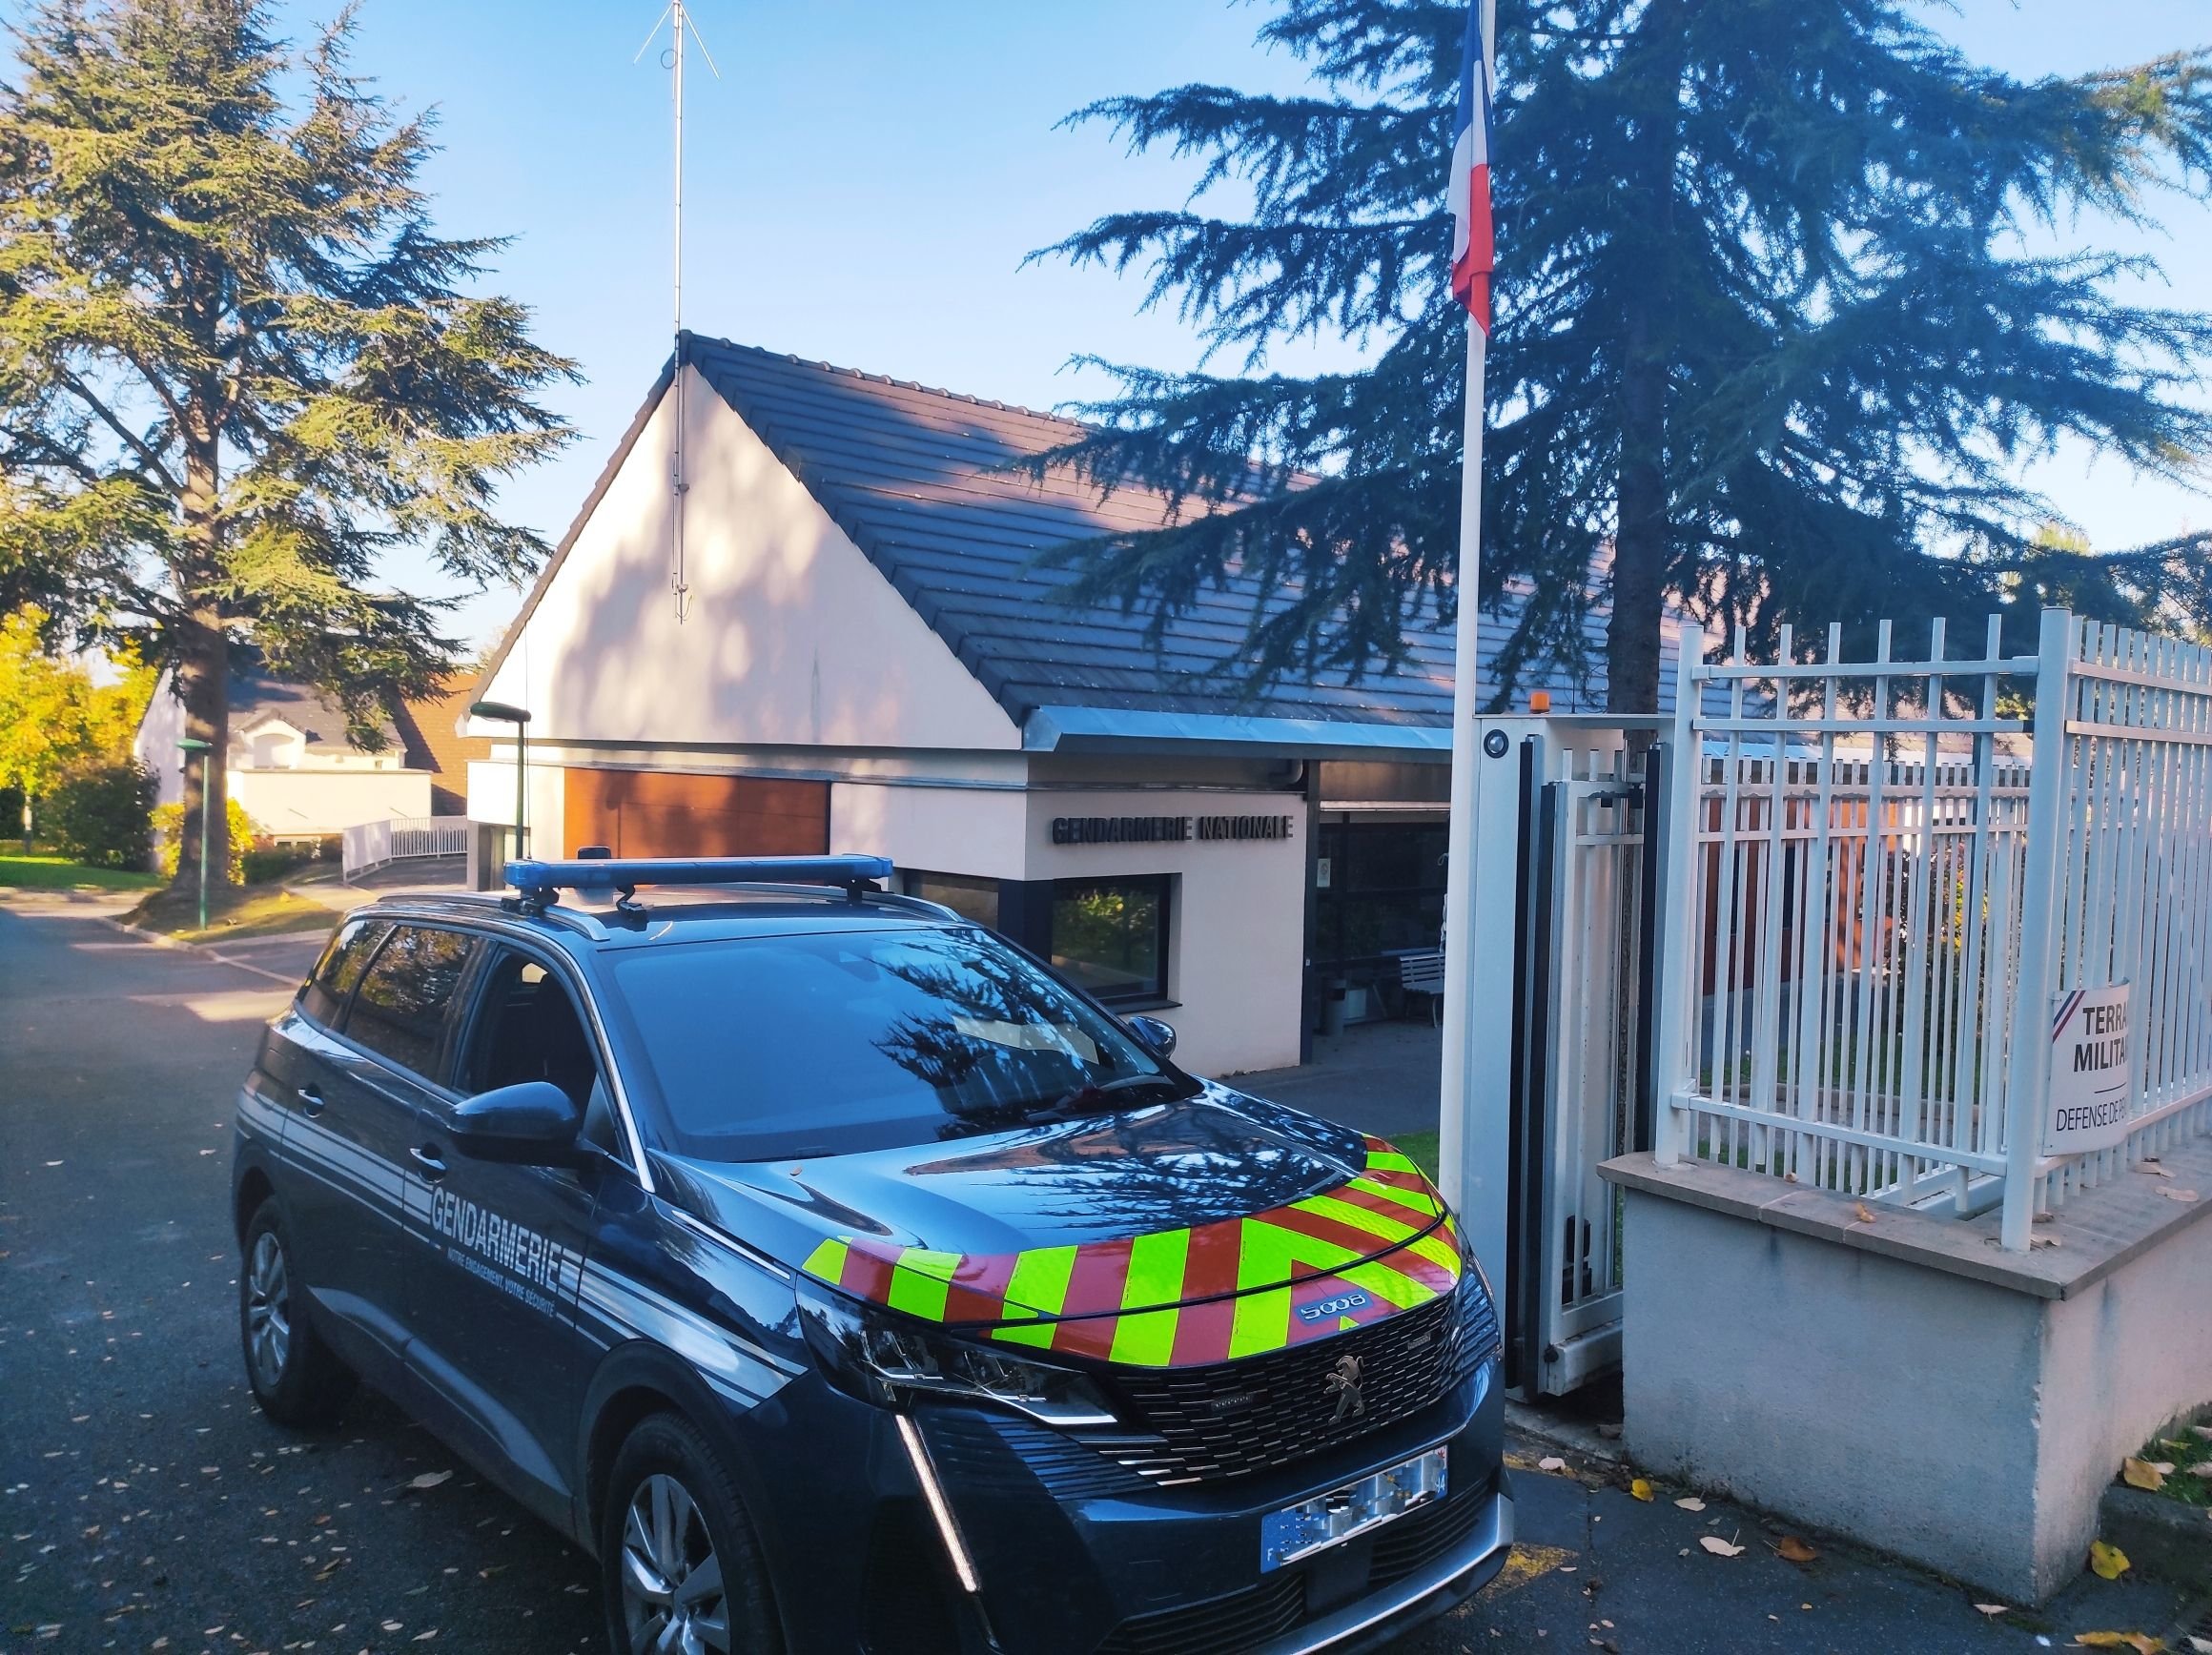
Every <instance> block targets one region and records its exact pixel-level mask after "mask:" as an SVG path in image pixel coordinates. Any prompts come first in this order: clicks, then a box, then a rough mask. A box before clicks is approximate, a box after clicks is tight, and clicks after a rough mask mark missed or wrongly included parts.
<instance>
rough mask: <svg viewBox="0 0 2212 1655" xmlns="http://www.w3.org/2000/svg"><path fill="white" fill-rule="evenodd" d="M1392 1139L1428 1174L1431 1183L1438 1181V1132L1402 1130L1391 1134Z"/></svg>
mask: <svg viewBox="0 0 2212 1655" xmlns="http://www.w3.org/2000/svg"><path fill="white" fill-rule="evenodd" d="M1390 1141H1391V1142H1392V1143H1394V1144H1396V1145H1397V1146H1398V1147H1399V1149H1400V1150H1401V1151H1402V1152H1403V1153H1404V1154H1407V1155H1409V1156H1411V1157H1412V1159H1413V1164H1414V1165H1415V1166H1417V1167H1419V1168H1420V1169H1421V1170H1422V1171H1423V1172H1424V1173H1426V1174H1427V1175H1428V1179H1429V1182H1430V1183H1434V1182H1436V1176H1437V1173H1436V1158H1437V1134H1435V1133H1432V1132H1400V1133H1392V1134H1390Z"/></svg>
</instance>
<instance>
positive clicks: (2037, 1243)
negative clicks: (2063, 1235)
mask: <svg viewBox="0 0 2212 1655" xmlns="http://www.w3.org/2000/svg"><path fill="white" fill-rule="evenodd" d="M2056 1246H2058V1236H2029V1237H2028V1251H2029V1252H2030V1253H2033V1252H2034V1251H2035V1250H2036V1249H2037V1248H2038V1247H2056Z"/></svg>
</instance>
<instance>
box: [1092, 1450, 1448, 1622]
mask: <svg viewBox="0 0 2212 1655" xmlns="http://www.w3.org/2000/svg"><path fill="white" fill-rule="evenodd" d="M1487 1486H1488V1485H1487V1483H1486V1482H1485V1484H1484V1485H1483V1486H1482V1487H1469V1488H1467V1489H1465V1490H1463V1491H1459V1492H1455V1493H1454V1494H1453V1495H1452V1497H1451V1498H1450V1499H1449V1500H1447V1501H1445V1502H1444V1503H1443V1504H1441V1505H1432V1506H1425V1507H1423V1508H1422V1509H1420V1510H1417V1511H1409V1512H1407V1513H1406V1514H1405V1515H1404V1516H1403V1517H1402V1518H1399V1519H1398V1520H1397V1521H1396V1522H1390V1523H1386V1524H1384V1525H1383V1527H1382V1528H1380V1529H1378V1530H1376V1531H1375V1536H1374V1540H1373V1547H1374V1549H1373V1552H1372V1554H1371V1561H1370V1563H1369V1565H1368V1573H1367V1586H1366V1589H1367V1590H1368V1591H1370V1592H1378V1591H1381V1590H1382V1589H1383V1587H1385V1586H1388V1585H1394V1584H1395V1583H1398V1582H1400V1581H1402V1580H1404V1579H1405V1578H1406V1577H1407V1576H1408V1575H1412V1574H1415V1573H1417V1572H1419V1571H1420V1570H1422V1569H1424V1568H1426V1567H1427V1566H1428V1565H1429V1564H1430V1563H1434V1562H1436V1560H1437V1559H1438V1558H1441V1557H1443V1556H1444V1554H1445V1553H1446V1552H1448V1551H1450V1550H1451V1549H1452V1547H1454V1546H1456V1545H1459V1544H1460V1543H1463V1542H1464V1541H1465V1539H1466V1537H1467V1535H1468V1534H1469V1533H1470V1532H1471V1531H1472V1530H1473V1528H1474V1526H1475V1520H1476V1519H1477V1518H1478V1517H1480V1516H1481V1515H1482V1511H1483V1506H1484V1489H1485V1488H1486V1487H1487ZM1364 1543H1365V1542H1362V1541H1356V1540H1355V1541H1350V1542H1346V1544H1351V1545H1359V1544H1364ZM1308 1619H1310V1617H1309V1616H1308V1615H1307V1613H1306V1606H1305V1571H1304V1570H1302V1569H1301V1568H1299V1567H1297V1566H1296V1565H1293V1566H1292V1567H1290V1568H1287V1569H1279V1570H1277V1571H1276V1572H1275V1573H1274V1574H1271V1575H1269V1576H1267V1577H1266V1578H1265V1579H1263V1580H1261V1581H1260V1583H1258V1584H1257V1585H1251V1586H1246V1587H1245V1588H1244V1589H1243V1590H1242V1591H1240V1592H1231V1593H1229V1594H1228V1595H1227V1596H1226V1597H1220V1598H1209V1599H1207V1600H1206V1601H1205V1602H1204V1603H1202V1604H1190V1605H1189V1606H1188V1607H1185V1608H1180V1609H1162V1610H1159V1611H1157V1612H1156V1613H1154V1614H1150V1615H1135V1616H1132V1617H1131V1618H1130V1619H1128V1620H1126V1621H1124V1622H1122V1623H1121V1624H1120V1625H1118V1626H1116V1627H1115V1628H1114V1631H1113V1633H1112V1634H1111V1635H1110V1636H1109V1637H1108V1638H1107V1640H1106V1642H1105V1643H1103V1644H1101V1645H1098V1649H1097V1655H1237V1651H1239V1650H1243V1649H1250V1648H1252V1647H1253V1646H1254V1645H1260V1644H1264V1643H1266V1642H1267V1641H1268V1640H1269V1639H1270V1638H1280V1637H1281V1636H1282V1635H1283V1634H1284V1633H1285V1632H1289V1631H1293V1630H1295V1629H1296V1628H1297V1627H1298V1626H1300V1625H1301V1624H1303V1623H1304V1622H1305V1621H1307V1620H1308Z"/></svg>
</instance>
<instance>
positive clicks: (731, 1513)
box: [599, 1414, 784, 1655]
mask: <svg viewBox="0 0 2212 1655" xmlns="http://www.w3.org/2000/svg"><path fill="white" fill-rule="evenodd" d="M599 1558H600V1568H601V1571H602V1581H603V1583H604V1585H603V1597H604V1602H605V1605H606V1632H607V1646H608V1647H609V1648H610V1649H612V1650H613V1651H614V1652H615V1655H664V1652H666V1655H778V1652H779V1651H781V1650H782V1648H783V1646H784V1640H783V1634H782V1633H781V1631H780V1630H779V1629H778V1627H777V1624H776V1616H775V1610H774V1607H773V1604H772V1599H771V1596H770V1594H769V1591H768V1571H767V1569H766V1568H765V1567H764V1566H763V1564H762V1562H761V1551H760V1543H759V1541H758V1540H757V1539H755V1538H754V1535H753V1529H752V1524H751V1522H749V1521H748V1519H747V1517H746V1515H745V1507H744V1505H743V1504H742V1503H741V1502H739V1500H738V1496H737V1486H736V1483H735V1482H734V1481H733V1480H732V1479H731V1477H730V1475H729V1472H728V1471H727V1469H726V1468H725V1467H724V1465H723V1463H722V1461H721V1459H720V1457H719V1456H717V1455H716V1454H715V1453H714V1451H713V1450H712V1449H711V1448H709V1447H708V1446H707V1442H706V1441H705V1440H704V1439H702V1438H701V1437H700V1435H699V1433H698V1431H697V1430H696V1429H694V1428H693V1426H692V1425H691V1422H690V1421H689V1420H686V1419H684V1418H683V1417H682V1416H680V1415H677V1414H653V1415H649V1416H647V1417H646V1418H645V1420H642V1421H640V1422H639V1424H638V1425H637V1427H636V1428H635V1429H634V1430H632V1431H631V1432H630V1434H629V1436H628V1438H627V1439H625V1441H624V1442H623V1445H622V1448H621V1450H620V1451H619V1452H618V1453H617V1454H616V1455H615V1460H614V1469H613V1471H612V1472H611V1473H610V1474H609V1475H608V1477H607V1482H606V1499H605V1500H604V1502H602V1505H601V1510H600V1517H599ZM671 1611H673V1613H671Z"/></svg>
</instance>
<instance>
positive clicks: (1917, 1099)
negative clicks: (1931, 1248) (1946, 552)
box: [1654, 611, 2212, 1248]
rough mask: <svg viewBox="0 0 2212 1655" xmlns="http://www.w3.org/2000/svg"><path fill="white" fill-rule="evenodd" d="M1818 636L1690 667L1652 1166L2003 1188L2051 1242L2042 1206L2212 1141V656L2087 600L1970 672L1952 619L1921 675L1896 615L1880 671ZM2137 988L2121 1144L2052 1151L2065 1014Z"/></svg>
mask: <svg viewBox="0 0 2212 1655" xmlns="http://www.w3.org/2000/svg"><path fill="white" fill-rule="evenodd" d="M1792 642H1793V641H1792V638H1791V636H1790V634H1789V631H1788V629H1787V628H1785V629H1784V630H1783V632H1782V636H1781V639H1780V647H1779V648H1778V650H1777V651H1776V659H1775V660H1773V661H1769V662H1754V661H1751V660H1750V659H1748V657H1747V651H1746V647H1745V642H1744V638H1743V635H1742V634H1741V632H1740V631H1739V633H1738V635H1737V638H1736V641H1735V646H1734V648H1733V650H1732V652H1731V659H1730V660H1729V661H1727V662H1725V663H1720V664H1705V663H1703V662H1701V661H1699V660H1698V659H1697V653H1698V652H1696V651H1694V650H1685V651H1684V652H1683V661H1682V666H1681V674H1682V677H1681V684H1680V687H1679V691H1678V695H1679V699H1678V701H1677V703H1676V705H1677V707H1678V708H1679V709H1680V711H1679V712H1678V715H1677V720H1676V728H1675V732H1674V740H1673V751H1672V753H1671V755H1670V758H1671V768H1670V780H1669V822H1668V833H1667V845H1666V851H1665V855H1666V878H1665V881H1664V888H1663V889H1664V890H1665V891H1666V893H1667V897H1668V916H1669V917H1668V923H1667V924H1666V926H1665V930H1664V933H1663V935H1662V938H1661V942H1660V955H1659V974H1658V983H1659V985H1660V989H1659V991H1658V994H1657V997H1656V1001H1655V1009H1656V1017H1657V1023H1658V1027H1657V1031H1656V1036H1655V1041H1654V1051H1655V1053H1656V1057H1657V1061H1658V1063H1659V1064H1660V1065H1661V1073H1660V1075H1659V1081H1660V1089H1661V1090H1660V1096H1661V1099H1662V1101H1663V1103H1664V1104H1665V1105H1667V1107H1664V1108H1662V1110H1661V1112H1660V1114H1661V1117H1662V1118H1661V1119H1660V1121H1659V1122H1658V1123H1657V1131H1656V1134H1655V1143H1654V1148H1655V1152H1656V1154H1658V1156H1659V1157H1660V1159H1661V1160H1663V1161H1671V1160H1673V1159H1675V1158H1678V1157H1680V1156H1683V1155H1690V1156H1696V1157H1700V1158H1705V1159H1710V1160H1713V1161H1717V1162H1720V1163H1723V1164H1727V1165H1732V1166H1735V1167H1739V1168H1743V1169H1746V1170H1750V1171H1753V1172H1759V1173H1765V1174H1770V1175H1774V1176H1777V1177H1784V1178H1788V1179H1792V1180H1793V1181H1796V1182H1799V1183H1803V1184H1806V1185H1809V1186H1811V1187H1813V1188H1819V1189H1826V1190H1831V1191H1839V1192H1843V1193H1847V1194H1851V1195H1858V1196H1862V1197H1866V1198H1870V1199H1882V1200H1895V1201H1912V1202H1918V1203H1922V1204H1925V1203H1927V1202H1928V1201H1929V1200H1930V1199H1931V1198H1933V1197H1944V1196H1947V1197H1949V1198H1950V1199H1951V1200H1952V1201H1953V1202H1954V1203H1955V1205H1956V1210H1957V1211H1958V1212H1960V1213H1967V1212H1972V1211H1977V1210H1981V1209H1983V1208H1985V1207H1987V1206H1988V1205H1990V1204H1992V1203H1994V1202H1995V1201H1997V1199H1999V1198H2001V1199H2002V1200H2003V1201H2004V1205H2005V1215H2004V1226H2003V1235H2004V1239H2005V1242H2006V1245H2008V1246H2011V1247H2016V1248H2017V1247H2024V1246H2026V1245H2027V1240H2028V1235H2029V1225H2030V1223H2031V1221H2032V1219H2033V1216H2034V1213H2035V1212H2036V1210H2037V1209H2038V1207H2047V1206H2049V1205H2051V1204H2054V1203H2057V1202H2059V1201H2062V1200H2063V1199H2064V1198H2065V1196H2066V1195H2067V1194H2068V1193H2070V1192H2072V1191H2076V1190H2079V1189H2083V1188H2087V1187H2089V1186H2091V1185H2093V1184H2095V1183H2097V1182H2099V1181H2100V1180H2101V1179H2103V1178H2106V1177H2109V1176H2111V1175H2113V1174H2114V1173H2115V1172H2116V1171H2118V1170H2120V1169H2121V1168H2123V1167H2125V1166H2126V1165H2128V1164H2130V1163H2131V1161H2132V1160H2134V1159H2136V1158H2139V1157H2140V1155H2142V1154H2151V1153H2155V1148H2156V1146H2157V1145H2159V1144H2162V1143H2166V1142H2169V1141H2172V1140H2173V1139H2175V1138H2177V1137H2179V1136H2181V1135H2186V1134H2193V1133H2197V1132H2202V1131H2205V1130H2207V1129H2212V1009H2208V1007H2207V993H2208V991H2212V652H2207V651H2205V650H2202V649H2198V648H2195V647H2194V646H2190V645H2185V644H2179V643H2177V642H2174V641H2172V640H2166V639H2160V638H2155V637H2150V636H2147V635H2144V634H2140V633H2130V632H2124V631H2120V630H2119V629H2117V628H2098V627H2093V626H2088V625H2084V624H2081V623H2077V622H2076V621H2075V620H2074V618H2073V617H2071V616H2069V615H2066V614H2064V613H2063V612H2060V611H2050V612H2047V613H2046V614H2045V615H2044V617H2043V627H2042V637H2041V646H2040V648H2039V650H2038V654H2036V655H2033V656H2017V657H2009V658H2008V657H2004V656H2002V655H2001V654H2000V653H1999V642H1998V630H1997V621H1996V620H1995V619H1994V618H1993V619H1992V620H1991V622H1990V623H1989V627H1988V631H1987V634H1986V636H1985V640H1984V643H1983V646H1982V648H1981V650H1980V653H1979V656H1978V658H1976V659H1972V660H1948V659H1946V658H1945V657H1946V656H1947V654H1948V649H1947V640H1946V639H1945V637H1944V629H1943V623H1942V622H1940V621H1937V622H1936V623H1935V625H1934V627H1933V628H1932V631H1931V635H1930V639H1929V650H1928V655H1927V658H1926V659H1923V660H1917V661H1913V660H1897V659H1895V658H1893V654H1892V630H1891V627H1890V625H1889V623H1883V625H1882V627H1881V628H1880V632H1879V636H1878V642H1877V645H1876V649H1875V658H1874V660H1873V661H1871V662H1855V663H1847V662H1845V661H1844V660H1843V659H1842V650H1841V638H1840V629H1837V628H1832V629H1831V630H1830V633H1829V637H1828V640H1827V649H1826V658H1825V659H1824V660H1823V661H1821V662H1819V663H1817V664H1799V663H1798V662H1797V661H1796V660H1795V657H1794V651H1793V648H1792ZM1714 692H1717V693H1714ZM2029 697H2032V698H2033V699H2032V702H2030V703H2029V705H2033V706H2034V707H2035V708H2037V709H2038V713H2039V716H2038V720H2037V723H2036V727H2035V730H2034V735H2033V747H2032V761H2033V762H2032V763H2028V762H2024V761H2026V760H2027V759H2028V758H2029V757H2030V753H2029V751H2028V749H2027V748H2026V746H2025V743H2024V742H2023V739H2022V737H2023V733H2024V731H2025V725H2023V723H2022V722H2021V721H2020V720H2019V719H2018V718H2017V717H2014V716H2012V715H2011V714H2012V709H2013V708H2015V707H2016V706H2017V705H2019V704H2021V703H2022V702H2023V701H2025V700H2026V699H2027V698H2029ZM1715 707H1720V708H1722V710H1719V711H1715V710H1714V708H1715ZM2115 984H2128V985H2131V987H2130V988H2129V989H2128V990H2127V992H2128V993H2129V994H2130V995H2131V996H2132V1003H2131V1007H2130V1010H2129V1013H2128V1023H2129V1026H2130V1029H2131V1031H2132V1033H2131V1034H2130V1035H2129V1036H2127V1038H2128V1039H2129V1040H2130V1044H2129V1046H2128V1047H2127V1049H2126V1061H2127V1064H2128V1066H2130V1069H2131V1073H2130V1075H2129V1079H2130V1080H2131V1082H2132V1084H2131V1085H2130V1086H2129V1088H2128V1090H2127V1092H2126V1094H2125V1096H2126V1103H2125V1114H2126V1118H2125V1121H2124V1124H2123V1125H2121V1126H2120V1130H2123V1131H2124V1133H2125V1137H2124V1140H2123V1141H2121V1142H2120V1143H2118V1144H2116V1145H2115V1146H2114V1147H2111V1148H2108V1149H2103V1150H2099V1151H2097V1152H2095V1153H2091V1154H2063V1155H2057V1156H2053V1157H2049V1158H2045V1157H2043V1156H2042V1155H2041V1154H2039V1149H2040V1146H2041V1145H2042V1144H2043V1143H2044V1142H2045V1141H2046V1134H2047V1119H2046V1117H2047V1116H2048V1114H2050V1108H2051V1103H2052V1088H2051V1073H2052V1072H2051V1061H2052V1052H2053V1041H2052V1038H2051V1032H2052V1029H2053V1024H2052V1009H2053V1007H2054V1004H2055V1003H2056V1004H2058V1006H2059V1007H2060V1008H2061V1009H2063V1007H2064V1006H2065V1004H2066V1002H2065V1001H2064V1000H2063V999H2061V998H2060V997H2059V996H2060V995H2061V994H2062V993H2064V992H2071V991H2076V990H2098V989H2102V988H2105V987H2107V986H2109V985H2115ZM2016 1035H2017V1038H2016ZM2116 1073H2117V1072H2116ZM2114 1095H2115V1096H2118V1095H2119V1093H2118V1092H2117V1091H2115V1093H2114Z"/></svg>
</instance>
